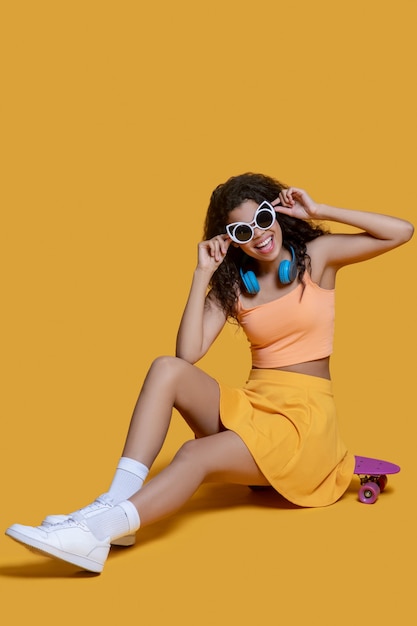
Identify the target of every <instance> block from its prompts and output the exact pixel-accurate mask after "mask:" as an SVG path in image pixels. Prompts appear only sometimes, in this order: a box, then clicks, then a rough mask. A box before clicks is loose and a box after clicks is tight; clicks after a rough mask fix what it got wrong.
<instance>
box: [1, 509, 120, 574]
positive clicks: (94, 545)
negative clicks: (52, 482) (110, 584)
mask: <svg viewBox="0 0 417 626" xmlns="http://www.w3.org/2000/svg"><path fill="white" fill-rule="evenodd" d="M6 535H8V536H9V537H11V538H12V539H14V540H15V541H18V542H19V543H22V544H23V545H24V546H25V547H26V548H29V550H34V551H35V552H41V553H42V554H44V555H46V556H51V557H54V558H56V559H61V560H62V561H66V562H67V563H72V564H73V565H77V566H78V567H81V568H82V569H86V570H88V571H90V572H96V573H99V572H101V571H102V570H103V567H104V563H105V562H106V559H107V555H108V553H109V550H110V542H109V539H108V538H107V539H104V540H103V541H100V540H99V539H97V537H96V536H95V535H93V533H92V532H91V530H90V529H89V528H88V526H87V524H86V523H85V522H84V521H83V520H82V519H73V518H72V517H70V518H68V519H66V520H65V521H64V522H61V523H60V524H55V525H50V526H49V527H48V526H47V527H43V526H23V525H22V524H13V525H12V526H10V528H8V529H7V530H6Z"/></svg>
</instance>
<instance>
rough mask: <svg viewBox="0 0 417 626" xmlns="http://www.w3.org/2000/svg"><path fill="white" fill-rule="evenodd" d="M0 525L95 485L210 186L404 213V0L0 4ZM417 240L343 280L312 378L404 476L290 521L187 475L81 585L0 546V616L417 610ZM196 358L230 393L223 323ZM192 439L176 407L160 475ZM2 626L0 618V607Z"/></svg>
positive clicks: (161, 338) (154, 617)
mask: <svg viewBox="0 0 417 626" xmlns="http://www.w3.org/2000/svg"><path fill="white" fill-rule="evenodd" d="M0 13H1V14H0V52H1V54H0V57H1V85H2V96H1V103H0V107H1V137H2V138H1V155H2V163H1V173H2V182H1V186H0V194H1V231H0V232H1V246H0V254H1V275H2V279H1V282H2V305H1V309H2V320H1V356H2V358H1V380H2V393H1V420H2V421H1V424H2V436H1V441H0V446H1V454H0V459H1V468H0V476H1V507H0V520H1V526H2V528H3V529H5V528H6V527H7V526H9V525H10V524H11V523H13V522H21V523H28V524H37V523H39V522H40V520H41V519H42V517H43V516H44V515H45V514H46V513H59V512H67V511H69V510H73V509H74V508H78V507H79V506H81V505H83V504H85V503H87V502H88V501H90V500H91V499H92V498H93V497H94V496H95V495H97V494H98V493H101V492H102V491H104V490H105V489H106V488H107V487H108V485H109V482H110V480H111V477H112V474H113V470H114V467H115V465H116V463H117V460H118V458H119V455H120V451H121V447H122V444H123V440H124V435H125V432H126V428H127V426H128V422H129V419H130V414H131V410H132V408H133V405H134V402H135V400H136V396H137V393H138V391H139V389H140V385H141V381H142V380H143V377H144V375H145V373H146V371H147V368H148V366H149V364H150V362H151V361H152V359H154V358H155V357H156V356H158V355H160V354H164V353H167V354H172V353H173V350H174V341H175V334H176V329H177V325H178V322H179V319H180V315H181V312H182V308H183V305H184V302H185V298H186V295H187V291H188V287H189V283H190V278H191V274H192V271H193V268H194V265H195V260H196V245H197V242H198V240H199V239H200V237H201V234H202V224H203V219H204V216H205V211H206V207H207V204H208V199H209V196H210V193H211V191H212V189H213V188H214V187H215V186H216V185H217V184H218V183H219V182H223V181H224V180H225V179H227V178H228V177H229V176H230V175H233V174H238V173H241V172H244V171H248V170H251V171H260V172H264V173H266V174H270V175H273V176H276V177H278V178H280V179H281V180H283V181H284V182H286V183H288V184H293V185H297V186H300V187H304V188H306V189H307V190H308V191H309V192H310V194H311V195H312V196H313V198H315V199H317V200H318V201H323V202H326V203H329V204H335V205H339V206H346V207H352V208H357V209H367V210H373V211H379V212H386V213H391V214H393V215H397V216H401V217H404V218H407V219H410V220H411V221H413V220H414V216H415V206H416V201H415V167H416V164H415V146H416V139H417V137H416V124H415V112H416V109H417V102H416V89H415V62H416V38H415V27H416V5H415V2H414V0H398V1H397V2H395V3H393V2H390V1H387V0H382V1H381V0H379V1H377V0H367V1H366V2H364V1H363V0H350V1H349V2H346V1H342V2H334V0H315V1H314V2H310V1H309V0H298V1H297V0H294V1H292V2H290V1H287V2H280V1H279V0H259V1H258V2H249V1H247V0H239V1H237V0H232V1H229V0H222V1H220V0H211V2H192V1H191V0H178V1H177V2H169V1H168V0H161V1H160V2H155V3H151V2H146V3H145V2H140V1H138V2H134V1H133V0H131V1H123V0H119V1H118V2H109V1H103V0H102V1H97V2H93V1H89V0H84V1H83V2H79V1H74V0H73V1H71V2H67V1H59V0H57V1H49V2H47V1H45V0H38V1H37V2H32V1H29V0H26V1H25V0H21V1H19V0H15V1H13V2H9V3H3V5H2V8H1V12H0ZM415 262H416V243H415V240H414V241H412V242H411V243H410V244H408V245H407V246H405V247H403V248H400V249H398V250H395V251H393V252H391V253H390V254H389V255H386V256H384V257H380V258H378V259H375V260H373V261H371V262H369V263H367V264H364V265H358V266H355V267H351V268H348V269H346V270H344V271H343V272H341V274H340V277H339V283H338V288H339V291H338V300H337V306H338V311H337V328H336V340H335V353H334V357H333V368H332V371H333V377H334V387H335V393H336V399H337V403H338V407H339V416H340V422H341V426H342V430H343V432H344V437H345V439H346V441H347V443H348V445H349V447H350V448H351V450H352V451H353V452H355V453H357V454H364V455H370V456H378V457H380V458H386V459H389V460H392V461H394V462H398V463H399V464H400V465H401V466H402V472H401V473H400V474H399V475H398V476H396V477H393V478H392V479H391V480H390V483H389V484H390V488H389V489H388V490H387V493H386V494H384V495H383V497H381V498H380V500H379V501H378V502H377V503H376V504H375V505H374V506H363V505H360V504H359V503H358V502H357V500H356V487H357V484H356V482H355V481H354V482H353V485H352V488H351V489H350V490H349V491H348V492H347V494H346V495H345V497H344V498H343V499H342V500H341V501H340V502H338V503H337V504H336V505H334V506H333V507H330V508H326V509H318V510H297V509H295V508H293V507H290V506H287V505H285V503H284V501H283V500H281V499H279V498H278V497H275V498H274V497H272V496H267V495H259V494H254V493H252V492H250V491H249V490H248V489H246V488H244V487H234V486H224V487H217V488H214V487H212V486H206V487H203V488H202V489H201V490H200V491H199V492H198V493H197V495H196V496H195V497H194V498H193V499H192V501H191V502H190V503H189V504H188V505H187V506H186V507H185V509H183V510H182V511H181V513H179V514H178V515H177V516H175V517H174V518H172V519H170V520H167V521H164V522H161V523H159V524H157V525H155V526H154V527H152V528H148V529H143V531H141V532H140V533H139V534H138V543H137V547H135V548H134V549H130V550H124V551H123V550H118V551H116V550H113V551H112V555H111V558H110V559H109V561H108V563H107V565H106V568H105V570H104V573H103V574H102V575H101V576H91V575H89V574H86V573H80V572H78V571H74V569H73V568H70V567H67V566H65V565H64V564H60V563H57V562H55V561H52V560H48V559H43V558H41V557H39V556H35V555H32V554H30V553H29V552H27V551H25V550H24V549H23V548H21V547H20V546H18V545H17V544H15V543H14V542H11V541H10V540H9V539H7V538H5V537H4V536H3V535H2V537H1V538H0V555H1V564H0V588H1V594H0V595H1V609H0V611H1V614H2V615H3V616H6V618H5V619H6V621H4V623H7V624H13V625H14V624H17V625H20V624H29V623H30V624H42V625H45V626H49V625H50V624H51V625H52V624H57V623H59V624H63V625H66V624H90V623H94V624H101V623H106V624H107V623H108V624H110V623H116V621H117V623H139V624H147V623H149V624H161V625H162V624H170V623H175V624H184V625H195V624H201V625H205V624H213V623H215V624H219V625H222V626H223V625H226V624H242V625H245V626H246V625H249V624H253V623H256V624H279V623H285V624H289V625H291V624H295V625H298V624H323V625H325V626H327V625H333V624H345V623H346V624H348V623H351V622H352V621H355V622H358V621H359V622H360V623H365V622H368V623H378V624H380V625H385V624H387V625H388V624H392V623H396V624H401V625H406V624H412V623H414V620H415V615H416V614H415V608H414V604H415V603H414V586H415V580H414V578H413V576H411V575H410V574H409V572H408V564H409V566H410V567H411V572H412V571H413V567H414V564H415V559H416V556H417V554H416V543H415V514H414V513H413V511H415V502H414V499H415V478H416V463H415V458H416V453H415V441H416V435H417V432H416V426H415V401H414V393H413V392H414V390H415V363H414V361H415V359H414V356H415V350H416V333H415V317H416V310H415V306H414V299H415ZM201 366H202V367H203V368H204V369H205V370H206V371H208V372H209V373H211V374H213V375H215V376H216V377H218V378H219V379H221V380H223V381H224V382H227V383H229V384H236V385H239V384H241V382H242V381H243V380H244V378H245V376H246V373H247V371H248V368H249V357H248V354H247V351H246V343H245V340H244V339H243V338H242V336H241V334H240V333H237V334H236V331H235V328H234V327H230V326H228V327H227V328H226V330H225V331H224V333H223V334H222V336H221V337H220V339H219V341H218V343H217V344H216V345H215V346H214V347H213V350H212V351H211V353H210V355H208V356H207V357H206V358H205V359H204V360H203V361H202V362H201ZM189 436H190V434H189V431H188V430H187V428H186V427H185V426H184V425H183V424H182V423H181V421H180V419H179V417H178V416H177V415H176V416H174V421H173V425H172V428H171V430H170V433H169V436H168V440H167V443H166V447H165V448H164V450H163V452H162V454H161V456H160V458H159V459H158V460H157V463H156V465H155V470H157V469H158V468H160V467H161V466H163V464H164V463H166V462H167V461H169V459H170V458H171V457H172V455H173V453H174V452H175V450H176V449H177V447H178V446H179V445H180V444H181V442H182V441H184V440H186V439H187V438H189ZM2 622H3V617H2Z"/></svg>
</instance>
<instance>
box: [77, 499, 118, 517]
mask: <svg viewBox="0 0 417 626" xmlns="http://www.w3.org/2000/svg"><path fill="white" fill-rule="evenodd" d="M110 506H111V503H110V502H109V501H108V499H107V498H105V497H104V496H99V497H98V498H96V499H95V500H94V501H93V502H91V504H87V506H84V507H82V508H81V509H78V511H75V513H80V514H81V515H88V514H89V513H94V512H95V511H97V510H98V509H104V508H106V509H107V508H108V507H110ZM71 515H72V514H71Z"/></svg>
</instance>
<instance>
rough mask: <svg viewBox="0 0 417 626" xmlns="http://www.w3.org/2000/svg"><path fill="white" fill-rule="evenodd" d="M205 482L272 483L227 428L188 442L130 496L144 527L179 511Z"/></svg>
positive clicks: (246, 449)
mask: <svg viewBox="0 0 417 626" xmlns="http://www.w3.org/2000/svg"><path fill="white" fill-rule="evenodd" d="M205 481H208V482H209V481H213V482H230V483H237V484H243V485H268V484H269V483H268V481H267V479H266V478H265V476H264V475H263V474H262V473H261V471H260V469H259V468H258V466H257V465H256V463H255V461H254V460H253V457H252V455H251V454H250V452H249V450H248V448H247V447H246V445H245V444H244V443H243V441H242V439H241V438H240V437H239V436H238V435H237V434H236V433H234V432H232V431H230V430H227V431H224V432H220V433H218V434H215V435H211V436H208V437H204V438H202V439H196V440H194V441H188V442H187V443H185V444H184V445H183V446H182V447H181V448H180V450H179V451H178V453H177V454H176V456H175V457H174V459H173V461H172V463H170V465H168V466H167V467H166V468H165V469H164V470H162V471H161V472H160V473H159V474H158V475H157V476H155V478H153V479H152V480H150V481H149V483H148V484H146V485H145V486H144V487H143V489H141V491H139V492H137V493H136V494H135V495H134V496H132V497H131V498H130V500H131V502H133V504H134V505H135V506H136V508H137V510H138V512H139V516H140V520H141V526H146V525H148V524H151V523H153V522H155V521H157V520H159V519H161V518H163V517H166V516H167V515H170V514H172V513H174V512H175V511H177V510H178V509H179V508H180V507H181V506H182V505H183V504H185V502H186V501H187V500H188V499H189V498H191V496H192V495H193V494H194V493H195V491H196V490H197V489H198V487H199V486H200V485H201V484H202V483H203V482H205Z"/></svg>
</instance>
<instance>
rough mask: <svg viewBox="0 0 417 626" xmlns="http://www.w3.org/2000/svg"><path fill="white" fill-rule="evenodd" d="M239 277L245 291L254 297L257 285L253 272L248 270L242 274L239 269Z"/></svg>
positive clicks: (257, 289) (257, 290)
mask: <svg viewBox="0 0 417 626" xmlns="http://www.w3.org/2000/svg"><path fill="white" fill-rule="evenodd" d="M239 271H240V277H241V279H242V282H243V284H244V285H245V289H246V291H247V292H248V293H250V294H251V295H255V294H256V293H258V292H259V283H258V279H257V278H256V276H255V272H252V270H248V271H247V272H244V271H243V270H242V268H240V270H239Z"/></svg>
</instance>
